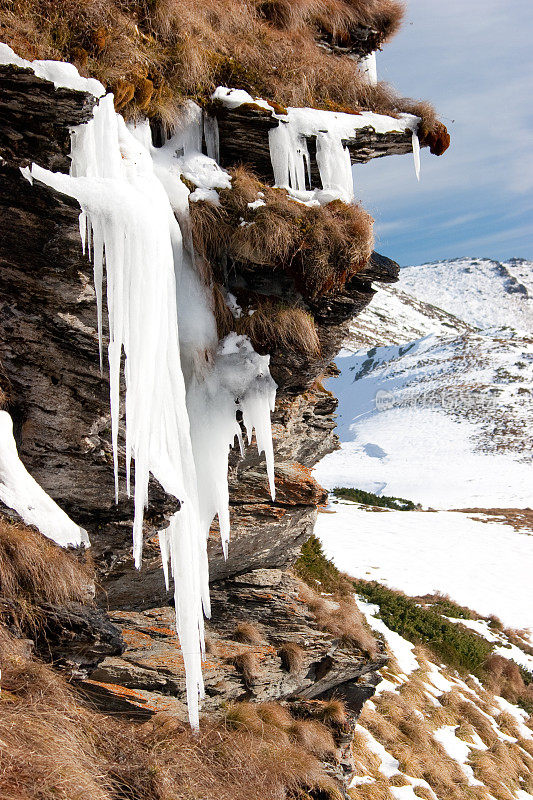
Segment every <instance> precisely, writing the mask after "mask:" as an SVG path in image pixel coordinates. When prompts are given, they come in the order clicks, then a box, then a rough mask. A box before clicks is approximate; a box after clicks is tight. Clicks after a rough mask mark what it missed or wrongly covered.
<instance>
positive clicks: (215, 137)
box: [204, 112, 220, 163]
mask: <svg viewBox="0 0 533 800" xmlns="http://www.w3.org/2000/svg"><path fill="white" fill-rule="evenodd" d="M204 138H205V146H206V148H207V155H208V156H209V158H212V159H213V160H214V161H216V162H217V163H218V162H219V161H220V137H219V134H218V120H217V118H216V117H211V116H210V115H209V114H206V113H205V112H204Z"/></svg>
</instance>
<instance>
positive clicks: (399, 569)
mask: <svg viewBox="0 0 533 800" xmlns="http://www.w3.org/2000/svg"><path fill="white" fill-rule="evenodd" d="M331 508H332V509H334V512H335V513H326V514H320V515H319V518H318V522H317V525H316V529H315V530H316V534H317V536H318V537H319V538H320V540H321V541H322V544H323V547H324V552H325V553H326V556H327V557H328V558H330V559H331V560H332V561H333V562H334V564H336V566H337V567H338V568H339V569H342V570H343V571H344V572H348V573H349V574H350V575H352V576H353V577H355V578H363V579H365V580H375V581H378V582H379V583H384V584H385V585H387V586H389V587H390V588H393V589H401V590H402V591H404V592H406V593H407V594H409V595H412V596H416V595H424V594H433V593H434V592H441V593H443V594H449V595H450V596H451V597H452V598H453V600H454V601H455V602H457V603H459V604H460V605H464V606H467V607H468V608H472V609H474V610H475V611H477V612H478V613H479V614H482V615H483V616H487V617H488V616H491V615H493V614H494V615H496V616H497V617H499V618H500V619H501V620H502V622H503V623H504V625H506V626H508V627H511V628H528V629H531V630H532V631H533V587H532V583H531V566H532V564H533V535H531V532H529V533H530V535H527V533H525V532H524V533H518V532H517V531H515V530H513V528H511V527H510V526H509V525H505V524H503V523H502V522H495V521H492V520H491V519H490V518H488V517H486V516H484V515H480V514H465V513H462V512H459V511H438V512H422V511H380V512H373V511H367V510H363V508H361V507H360V506H359V505H358V504H354V503H349V502H338V503H333V504H332V506H331Z"/></svg>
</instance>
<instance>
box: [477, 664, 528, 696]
mask: <svg viewBox="0 0 533 800" xmlns="http://www.w3.org/2000/svg"><path fill="white" fill-rule="evenodd" d="M485 671H486V673H487V679H486V683H487V685H488V687H489V688H490V690H491V691H493V692H494V694H499V695H501V696H502V697H504V698H505V699H506V700H509V701H510V702H511V703H516V702H517V701H518V700H529V701H530V702H531V703H533V684H529V686H526V684H525V683H524V679H523V677H522V673H521V672H520V668H519V666H518V664H515V662H514V661H510V660H509V659H508V658H504V657H503V656H500V655H492V656H490V658H489V659H487V661H486V662H485Z"/></svg>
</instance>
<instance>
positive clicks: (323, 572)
mask: <svg viewBox="0 0 533 800" xmlns="http://www.w3.org/2000/svg"><path fill="white" fill-rule="evenodd" d="M293 569H294V572H295V573H296V575H298V577H300V578H301V579H302V580H303V581H305V583H307V584H308V585H309V586H311V587H312V588H313V589H318V590H319V591H321V592H328V593H330V594H349V593H351V592H353V586H352V581H351V579H350V578H348V576H346V575H343V574H342V572H339V570H338V569H337V567H336V566H335V564H333V562H332V561H330V560H329V559H327V558H326V556H325V555H324V551H323V550H322V545H321V543H320V539H317V537H316V536H311V537H310V538H309V539H308V540H307V542H306V543H305V544H304V545H303V547H302V549H301V552H300V557H299V558H298V561H297V562H296V563H295V565H294V567H293Z"/></svg>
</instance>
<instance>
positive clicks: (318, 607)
mask: <svg viewBox="0 0 533 800" xmlns="http://www.w3.org/2000/svg"><path fill="white" fill-rule="evenodd" d="M298 593H299V597H300V599H301V600H302V601H303V602H304V603H305V604H306V605H307V606H308V607H309V609H310V611H312V613H313V615H314V617H315V619H316V623H317V625H318V627H319V628H321V629H322V630H325V631H328V633H331V634H332V635H333V636H335V637H337V638H339V639H341V640H342V641H343V642H345V643H346V644H349V645H353V646H355V647H359V648H360V649H361V650H362V651H363V652H364V653H366V654H367V655H368V656H369V657H370V658H376V657H377V655H378V654H379V646H378V643H377V641H376V639H375V637H374V635H373V634H372V632H371V631H370V628H368V626H367V624H366V622H365V619H364V617H363V615H362V614H361V612H360V611H359V609H358V608H357V604H356V602H355V600H354V598H353V597H352V596H350V595H349V596H341V597H338V598H335V599H334V600H329V599H325V598H323V597H321V596H320V595H318V594H317V593H316V592H315V591H313V589H311V588H310V587H309V586H308V585H307V584H305V583H303V581H299V589H298Z"/></svg>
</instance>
